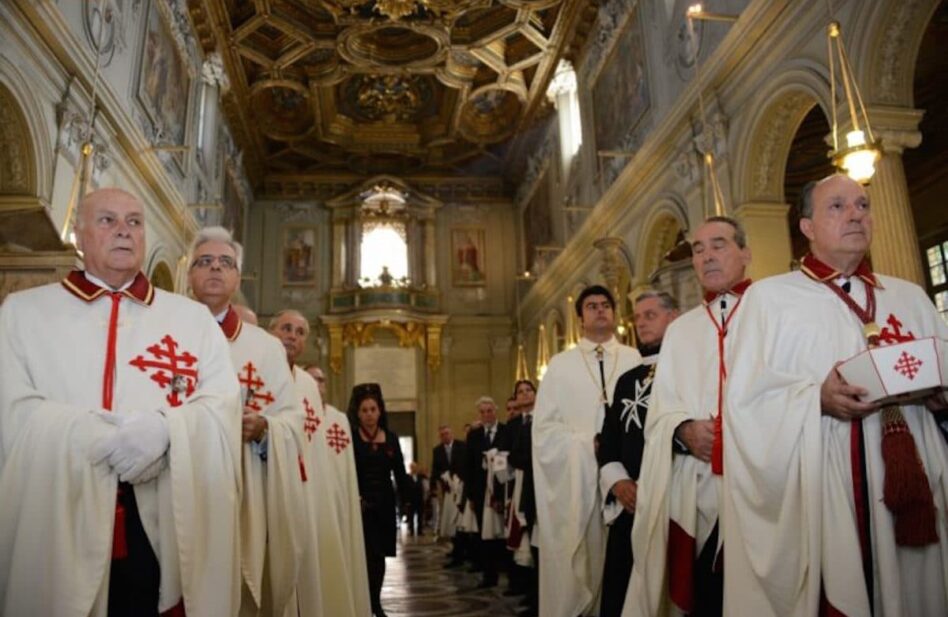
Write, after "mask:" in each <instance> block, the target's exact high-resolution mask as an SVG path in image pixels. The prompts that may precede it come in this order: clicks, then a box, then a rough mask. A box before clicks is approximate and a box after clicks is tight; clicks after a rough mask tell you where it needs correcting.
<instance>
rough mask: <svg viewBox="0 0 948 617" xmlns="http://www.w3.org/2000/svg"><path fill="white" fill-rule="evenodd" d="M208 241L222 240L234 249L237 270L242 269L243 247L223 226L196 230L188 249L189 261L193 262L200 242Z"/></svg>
mask: <svg viewBox="0 0 948 617" xmlns="http://www.w3.org/2000/svg"><path fill="white" fill-rule="evenodd" d="M208 242H223V243H224V244H226V245H228V246H229V247H230V248H232V249H234V257H235V259H236V260H237V270H238V271H243V269H244V247H242V246H241V245H240V242H237V241H236V240H234V236H233V235H231V233H230V232H229V231H227V230H226V229H224V228H223V227H204V228H203V229H201V230H199V231H198V234H197V236H195V237H194V241H193V242H191V250H189V251H188V254H189V255H190V260H189V263H194V254H195V253H196V252H197V250H198V249H199V248H200V247H201V245H202V244H207V243H208Z"/></svg>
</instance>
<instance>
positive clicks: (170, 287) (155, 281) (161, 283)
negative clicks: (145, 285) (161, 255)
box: [148, 261, 174, 293]
mask: <svg viewBox="0 0 948 617" xmlns="http://www.w3.org/2000/svg"><path fill="white" fill-rule="evenodd" d="M148 278H149V279H150V280H151V284H152V285H154V286H155V287H157V288H158V289H163V290H165V291H167V292H170V293H174V275H173V274H172V273H171V267H170V266H168V264H167V263H165V262H164V261H159V262H158V263H157V264H155V267H154V268H152V271H151V274H150V275H149V277H148Z"/></svg>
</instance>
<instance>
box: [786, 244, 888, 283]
mask: <svg viewBox="0 0 948 617" xmlns="http://www.w3.org/2000/svg"><path fill="white" fill-rule="evenodd" d="M800 270H801V271H802V272H803V273H804V274H806V275H807V276H808V277H810V278H811V279H813V280H814V281H819V282H821V283H825V282H827V281H834V280H836V279H838V278H839V277H841V276H845V275H844V274H843V273H842V272H840V271H839V270H835V269H834V268H833V267H832V266H829V265H827V264H825V263H823V262H822V261H820V260H819V259H817V258H816V257H814V256H813V254H812V253H807V254H806V255H805V256H804V257H803V260H802V261H801V262H800ZM853 276H858V277H859V278H861V279H862V280H863V282H864V283H866V284H867V285H872V286H873V287H877V288H879V289H882V284H881V283H879V279H878V278H876V275H875V274H874V273H873V272H872V269H871V268H870V267H869V262H868V261H866V260H865V259H863V260H862V261H861V262H859V267H857V268H856V271H855V272H853Z"/></svg>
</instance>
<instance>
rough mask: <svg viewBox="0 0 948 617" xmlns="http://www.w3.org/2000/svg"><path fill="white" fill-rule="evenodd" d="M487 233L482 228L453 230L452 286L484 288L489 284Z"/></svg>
mask: <svg viewBox="0 0 948 617" xmlns="http://www.w3.org/2000/svg"><path fill="white" fill-rule="evenodd" d="M485 236H486V233H485V232H484V229H482V228H464V229H452V230H451V284H452V285H454V286H455V287H483V286H484V284H485V283H486V282H487V270H486V268H485V264H484V260H485V259H486V255H485V253H486V246H485V244H486V241H485Z"/></svg>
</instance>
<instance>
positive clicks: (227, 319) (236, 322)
mask: <svg viewBox="0 0 948 617" xmlns="http://www.w3.org/2000/svg"><path fill="white" fill-rule="evenodd" d="M220 325H221V330H223V331H224V336H226V337H227V340H228V341H230V342H231V343H233V342H234V341H236V340H237V337H238V336H240V331H241V330H243V327H244V322H243V321H241V319H240V315H238V314H237V311H235V310H234V307H233V306H230V305H228V306H227V314H226V315H224V321H222V322H221V324H220Z"/></svg>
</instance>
